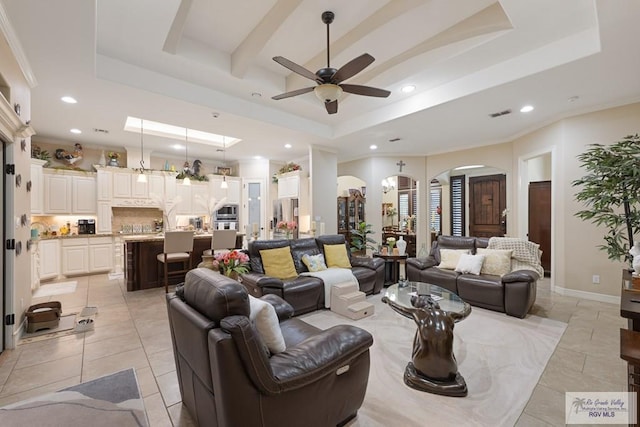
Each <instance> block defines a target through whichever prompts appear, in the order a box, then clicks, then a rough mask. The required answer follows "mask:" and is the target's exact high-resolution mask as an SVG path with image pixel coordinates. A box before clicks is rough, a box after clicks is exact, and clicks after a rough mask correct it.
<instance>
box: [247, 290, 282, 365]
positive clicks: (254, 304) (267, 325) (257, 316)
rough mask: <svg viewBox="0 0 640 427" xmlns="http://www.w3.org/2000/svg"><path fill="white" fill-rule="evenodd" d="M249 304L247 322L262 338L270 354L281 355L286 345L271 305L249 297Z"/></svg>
mask: <svg viewBox="0 0 640 427" xmlns="http://www.w3.org/2000/svg"><path fill="white" fill-rule="evenodd" d="M249 304H250V306H251V314H250V315H249V320H251V322H252V323H253V325H254V327H255V328H256V330H257V331H258V333H259V334H260V337H262V341H263V342H264V343H265V344H266V346H267V348H268V349H269V351H270V352H271V354H276V353H282V352H283V351H284V350H285V348H286V344H285V342H284V336H283V335H282V330H280V321H279V320H278V315H277V314H276V309H275V308H273V306H272V305H271V304H269V303H268V302H266V301H262V300H261V299H258V298H255V297H253V296H251V295H249Z"/></svg>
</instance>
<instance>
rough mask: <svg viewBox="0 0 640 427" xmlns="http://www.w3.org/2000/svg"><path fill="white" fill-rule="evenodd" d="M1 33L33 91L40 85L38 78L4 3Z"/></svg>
mask: <svg viewBox="0 0 640 427" xmlns="http://www.w3.org/2000/svg"><path fill="white" fill-rule="evenodd" d="M0 31H1V32H2V35H3V36H4V38H5V39H6V40H7V44H8V45H9V49H11V52H13V56H14V57H15V58H16V62H17V63H18V66H19V67H20V71H22V75H23V76H24V78H25V80H26V81H27V84H28V85H29V87H30V88H32V89H33V88H34V87H36V86H37V85H38V81H37V80H36V76H35V75H34V74H33V70H32V69H31V65H30V64H29V60H28V59H27V55H25V53H24V50H23V49H22V45H21V44H20V40H19V39H18V36H17V34H16V32H15V30H14V29H13V26H12V25H11V22H10V21H9V17H8V16H7V12H6V11H5V10H4V6H3V5H2V2H0Z"/></svg>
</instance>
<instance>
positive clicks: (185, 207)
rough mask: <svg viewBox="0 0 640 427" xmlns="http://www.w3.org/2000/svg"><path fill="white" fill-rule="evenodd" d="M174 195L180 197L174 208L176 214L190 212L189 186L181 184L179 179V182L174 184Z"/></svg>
mask: <svg viewBox="0 0 640 427" xmlns="http://www.w3.org/2000/svg"><path fill="white" fill-rule="evenodd" d="M176 196H178V197H180V198H181V199H182V201H181V202H180V203H179V204H178V207H177V208H176V213H177V214H178V215H189V214H191V186H190V185H183V184H182V181H180V183H178V185H176Z"/></svg>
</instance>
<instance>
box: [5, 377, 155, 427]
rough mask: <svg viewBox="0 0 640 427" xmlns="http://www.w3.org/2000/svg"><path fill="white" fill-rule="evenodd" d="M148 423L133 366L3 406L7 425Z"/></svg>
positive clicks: (96, 426) (121, 426) (140, 426)
mask: <svg viewBox="0 0 640 427" xmlns="http://www.w3.org/2000/svg"><path fill="white" fill-rule="evenodd" d="M147 425H148V423H147V416H146V413H145V410H144V403H143V400H142V396H141V394H140V388H139V387H138V381H137V379H136V374H135V371H134V370H133V368H131V369H127V370H125V371H121V372H117V373H115V374H111V375H107V376H104V377H101V378H97V379H95V380H92V381H89V382H86V383H82V384H78V385H76V386H73V387H69V388H65V389H64V390H60V391H57V392H55V393H50V394H45V395H43V396H40V397H35V398H31V399H27V400H23V401H22V402H18V403H14V404H12V405H8V406H5V407H3V408H0V426H7V427H9V426H60V427H63V426H64V427H68V426H91V427H101V426H110V427H113V426H118V427H125V426H136V427H146V426H147Z"/></svg>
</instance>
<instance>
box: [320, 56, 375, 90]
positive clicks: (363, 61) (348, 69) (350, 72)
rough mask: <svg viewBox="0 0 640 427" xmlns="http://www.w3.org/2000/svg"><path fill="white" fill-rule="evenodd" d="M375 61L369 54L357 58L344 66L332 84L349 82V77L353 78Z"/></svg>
mask: <svg viewBox="0 0 640 427" xmlns="http://www.w3.org/2000/svg"><path fill="white" fill-rule="evenodd" d="M373 61H375V58H374V57H373V56H371V55H369V54H368V53H363V54H362V55H360V56H358V57H357V58H354V59H352V60H351V61H349V62H347V63H346V64H344V65H343V66H342V67H340V69H339V70H338V71H336V73H335V74H334V75H333V77H332V78H331V82H332V83H334V84H338V83H340V82H341V81H344V80H347V79H348V78H349V77H353V76H355V75H356V74H358V73H359V72H360V71H362V70H364V69H365V68H367V67H368V66H369V65H371V63H372V62H373Z"/></svg>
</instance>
